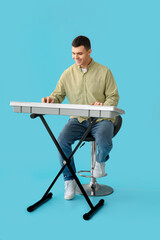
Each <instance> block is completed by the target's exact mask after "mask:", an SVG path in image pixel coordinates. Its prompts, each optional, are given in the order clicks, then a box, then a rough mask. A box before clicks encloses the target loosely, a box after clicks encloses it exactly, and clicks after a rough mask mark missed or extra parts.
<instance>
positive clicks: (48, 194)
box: [27, 114, 104, 220]
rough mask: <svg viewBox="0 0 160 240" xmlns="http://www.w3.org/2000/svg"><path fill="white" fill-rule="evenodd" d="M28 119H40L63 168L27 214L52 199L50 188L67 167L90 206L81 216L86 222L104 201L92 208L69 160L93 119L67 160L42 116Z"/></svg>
mask: <svg viewBox="0 0 160 240" xmlns="http://www.w3.org/2000/svg"><path fill="white" fill-rule="evenodd" d="M30 117H31V118H32V119H34V118H36V117H40V119H41V121H42V123H43V124H44V126H45V128H46V130H47V131H48V133H49V135H50V137H51V138H52V140H53V142H54V144H55V146H56V147H57V149H58V151H59V153H60V154H61V156H62V158H63V159H64V161H63V166H62V168H61V169H60V171H59V172H58V174H57V175H56V177H55V178H54V180H53V181H52V183H51V185H50V186H49V188H48V189H47V191H46V192H45V194H44V195H43V197H42V198H41V199H40V200H39V201H38V202H36V203H35V204H33V205H31V206H29V207H28V208H27V211H28V212H33V211H34V210H35V209H37V208H38V207H40V206H41V205H42V204H44V203H45V202H47V201H48V200H49V199H51V197H52V193H51V192H50V190H51V188H52V187H53V185H54V184H55V182H56V181H57V179H58V178H59V176H60V175H61V173H62V172H63V170H64V168H65V167H66V166H67V167H68V168H69V170H70V172H71V173H72V175H73V177H74V179H75V181H76V183H77V185H78V187H79V188H80V190H81V192H82V194H83V196H84V198H85V199H86V201H87V203H88V205H89V206H90V208H91V210H90V211H89V212H88V213H85V214H84V215H83V218H84V220H88V219H89V218H90V217H91V216H92V215H93V214H94V213H95V212H96V211H97V210H98V209H99V208H100V207H101V206H103V204H104V199H101V200H100V201H99V202H98V203H97V204H96V205H95V206H93V204H92V202H91V200H90V199H89V197H88V195H87V193H86V191H85V190H84V188H83V186H82V184H81V183H80V181H79V179H78V177H77V176H76V174H75V172H74V171H73V169H72V167H71V166H70V161H71V158H72V157H73V155H74V154H75V152H76V151H77V149H78V148H79V146H80V145H81V143H82V142H83V141H84V140H85V138H86V136H87V135H88V133H89V131H90V130H91V128H92V126H93V124H94V123H95V122H96V119H95V118H90V125H89V127H88V128H87V130H86V131H85V133H84V134H83V136H82V138H81V139H80V140H79V142H78V144H77V145H76V147H75V148H74V150H73V151H72V153H71V155H70V156H69V158H67V157H66V156H65V154H64V152H63V151H62V149H61V147H60V145H59V143H58V142H57V140H56V138H55V136H54V134H53V133H52V131H51V129H50V127H49V126H48V124H47V122H46V120H45V119H44V116H43V115H42V114H31V115H30Z"/></svg>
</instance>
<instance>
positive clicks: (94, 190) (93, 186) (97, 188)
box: [76, 141, 113, 196]
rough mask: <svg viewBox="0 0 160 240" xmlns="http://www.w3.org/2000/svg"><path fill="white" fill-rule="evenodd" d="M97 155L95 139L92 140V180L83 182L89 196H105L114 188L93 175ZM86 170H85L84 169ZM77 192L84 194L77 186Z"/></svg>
mask: <svg viewBox="0 0 160 240" xmlns="http://www.w3.org/2000/svg"><path fill="white" fill-rule="evenodd" d="M96 155H97V147H96V143H95V141H92V142H91V171H90V172H91V176H90V177H91V181H90V183H88V184H83V188H84V189H85V191H86V193H87V195H88V196H105V195H109V194H111V193H113V188H111V187H109V186H107V185H103V184H98V183H97V181H96V178H95V177H93V170H94V167H95V163H96ZM84 172H85V171H84ZM76 192H77V193H78V194H82V192H81V191H80V189H78V188H77V190H76Z"/></svg>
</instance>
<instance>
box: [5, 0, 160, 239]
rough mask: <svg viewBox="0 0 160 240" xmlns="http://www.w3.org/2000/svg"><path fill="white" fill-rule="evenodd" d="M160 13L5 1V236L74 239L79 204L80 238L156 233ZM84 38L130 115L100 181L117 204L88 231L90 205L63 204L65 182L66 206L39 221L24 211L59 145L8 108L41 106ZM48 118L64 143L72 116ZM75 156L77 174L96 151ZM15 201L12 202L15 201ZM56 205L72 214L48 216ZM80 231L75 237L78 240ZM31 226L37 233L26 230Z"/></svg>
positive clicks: (113, 5)
mask: <svg viewBox="0 0 160 240" xmlns="http://www.w3.org/2000/svg"><path fill="white" fill-rule="evenodd" d="M159 8H160V4H159V1H158V0H157V1H156V0H152V1H149V0H147V1H144V0H140V1H137V0H135V1H126V0H122V1H118V0H115V1H108V0H106V1H105V0H99V1H93V0H92V1H91V0H81V1H80V2H79V1H73V0H68V1H65V0H59V1H55V0H52V1H51V0H46V1H42V0H32V1H31V0H28V1H24V0H21V1H20V0H15V1H11V0H6V1H3V3H2V2H1V3H0V27H1V36H0V95H1V120H0V121H1V124H0V126H1V151H0V154H1V168H0V182H1V183H0V185H1V187H2V191H1V194H2V196H4V197H3V198H1V200H0V201H2V202H1V204H0V209H1V210H0V211H1V212H2V218H1V217H0V221H2V224H1V226H2V225H3V229H2V231H0V239H1V238H2V239H4V240H8V239H16V240H19V239H36V236H38V238H39V239H44V237H43V236H45V231H47V234H48V235H47V236H48V237H50V236H53V237H54V236H55V234H58V233H59V230H58V228H60V226H61V225H63V224H66V225H65V227H64V229H65V231H64V232H61V235H60V236H61V238H63V237H66V236H65V234H67V233H66V232H67V231H70V229H69V228H70V226H74V224H75V223H74V221H73V219H72V217H71V215H70V211H71V210H72V207H73V206H74V208H75V212H76V211H77V213H76V215H75V216H74V217H73V218H74V219H75V221H77V224H78V226H81V227H82V229H81V230H80V234H79V235H83V232H84V233H85V234H86V236H87V237H89V236H91V237H92V239H96V238H97V237H98V236H99V235H98V232H96V233H93V229H92V224H93V226H94V224H95V228H98V227H99V228H100V230H98V231H101V230H102V232H101V233H100V232H99V234H100V236H103V235H104V234H105V232H107V226H108V227H109V229H110V230H109V229H108V233H107V234H108V236H109V239H118V238H119V239H121V238H122V239H132V237H133V239H135V238H137V239H140V238H142V237H145V238H146V239H147V237H148V239H149V238H150V237H151V236H152V237H153V236H154V234H155V236H158V235H157V234H159V233H158V232H157V230H158V229H157V226H158V225H157V223H158V221H159V216H158V211H159V210H160V207H159V202H160V201H159V200H160V187H159V186H160V185H159V183H160V174H159V172H160V171H159V168H160V163H159V159H160V157H159V135H160V124H159V119H160V94H159V92H160V91H159V87H160V81H159V79H160V67H159V66H160V57H159V56H160V44H159V43H160V32H159V24H160V17H159ZM78 35H86V36H88V37H89V38H90V40H91V43H92V57H93V58H94V60H95V61H97V62H99V63H101V64H103V65H106V66H108V67H109V68H110V69H111V71H112V72H113V75H114V77H115V80H116V82H117V85H118V89H119V94H120V101H119V107H120V108H122V109H124V110H125V111H126V115H125V116H124V117H123V127H122V130H121V131H120V133H119V134H118V136H117V137H116V138H115V139H114V148H113V151H112V153H111V158H110V161H109V162H108V165H107V172H108V177H107V178H106V179H105V180H104V179H102V180H101V181H102V182H105V181H106V183H107V181H108V183H109V184H110V185H112V186H113V187H114V189H115V193H114V194H113V195H112V196H109V197H108V198H105V199H106V202H107V203H108V204H109V206H108V207H107V208H106V209H105V210H104V211H101V213H100V214H101V215H97V216H95V218H93V220H91V222H89V223H88V224H89V225H88V227H87V225H86V222H85V223H84V222H83V220H81V218H80V217H79V215H81V212H83V206H81V208H82V209H81V210H82V211H81V212H80V211H79V210H78V209H79V207H78V206H79V202H78V200H79V201H81V199H79V198H78V200H77V202H76V201H75V202H73V201H72V202H71V203H68V204H69V205H67V203H64V200H63V194H62V193H63V179H62V178H60V179H61V180H60V183H59V184H60V186H59V185H58V186H59V188H57V192H58V194H59V195H58V196H59V199H58V200H59V201H57V202H56V203H53V205H48V206H49V207H50V208H49V213H48V212H47V211H48V209H47V205H46V206H45V208H43V210H42V212H41V211H39V210H38V211H39V212H38V213H36V214H37V215H34V214H33V215H28V213H27V212H25V207H26V205H27V204H30V203H31V202H32V201H34V200H38V199H37V197H38V196H40V195H41V192H42V193H43V192H44V191H45V189H46V188H47V186H48V184H49V183H50V181H51V179H52V178H53V175H54V173H56V171H57V170H58V169H59V163H58V158H57V151H56V148H54V146H52V145H53V144H52V142H51V141H50V139H49V137H48V136H47V133H46V132H45V129H43V128H42V126H41V123H40V122H39V121H38V120H34V121H33V120H30V118H29V115H27V114H26V115H25V114H15V113H13V111H12V109H11V107H10V106H9V102H10V101H30V102H40V101H41V98H42V97H44V96H47V95H49V94H50V93H51V92H52V91H53V90H54V88H55V86H56V83H57V81H58V79H59V77H60V75H61V74H62V72H63V71H64V70H65V69H66V68H67V67H69V66H70V65H71V64H73V63H74V62H73V60H72V57H71V42H72V40H73V38H75V37H76V36H78ZM47 119H48V121H49V123H50V124H51V127H52V128H53V129H55V130H54V132H55V135H56V136H58V133H59V132H60V130H61V129H62V127H63V125H64V124H65V122H66V121H67V119H68V118H67V117H58V116H55V117H53V116H52V117H49V116H48V117H47ZM76 157H77V158H76V165H77V168H81V169H83V168H85V166H86V167H89V160H87V161H86V162H85V161H84V160H82V159H85V157H86V158H88V159H89V158H90V146H89V145H88V147H86V148H85V149H83V148H82V149H81V150H80V151H79V155H78V154H77V155H76ZM80 159H81V160H80ZM82 181H83V180H82ZM44 183H45V184H44ZM43 184H44V185H43ZM42 185H43V187H42V188H41V186H42ZM34 189H37V190H36V191H35V190H34ZM116 190H117V191H116ZM34 191H35V192H34ZM31 192H32V194H31ZM20 193H21V196H19V195H20ZM38 194H39V195H38ZM116 194H117V195H116ZM10 195H11V196H10ZM5 196H6V197H5ZM7 199H8V200H7ZM9 199H10V200H11V199H13V202H12V204H9ZM24 199H25V200H24ZM95 201H96V200H95ZM53 202H54V201H53ZM54 204H57V205H56V206H57V207H56V209H62V211H64V214H61V215H60V216H61V217H59V218H58V217H57V215H58V213H55V212H54V213H53V214H51V213H50V211H51V210H52V209H54V206H55V205H54ZM72 204H73V205H72ZM82 205H83V204H82ZM18 206H19V207H18ZM84 206H85V203H84ZM126 206H127V207H126ZM84 208H85V207H84ZM14 209H16V210H14ZM17 209H18V210H17ZM86 209H87V207H86ZM16 211H18V213H17V212H16ZM54 211H55V209H54ZM56 211H58V210H56ZM45 214H46V215H45ZM65 214H66V215H65ZM72 214H73V213H72ZM0 215H1V214H0ZM55 215H56V217H55ZM64 215H65V216H64ZM73 215H74V214H73ZM45 217H46V220H45V221H44V219H45ZM48 218H49V219H48ZM55 218H57V220H56V221H55ZM77 218H78V219H77ZM14 219H16V221H18V224H19V228H20V229H19V228H17V227H16V225H15V223H14ZM42 219H43V220H42ZM47 219H48V220H47ZM115 219H117V220H115ZM34 221H35V222H34ZM47 221H48V222H49V225H48V223H47ZM66 221H67V223H64V222H66ZM137 221H138V222H137ZM51 222H53V226H52V224H51ZM57 222H58V223H57ZM105 223H106V224H107V226H106V225H105ZM56 224H57V225H56ZM79 224H80V225H79ZM33 225H34V226H33ZM39 225H40V226H41V228H40V229H39V227H38V226H39ZM50 225H51V226H50ZM49 226H50V227H51V229H52V230H49ZM76 226H77V225H75V229H74V231H73V232H74V234H75V235H74V236H75V237H77V238H80V236H77V233H78V232H79V228H78V227H76ZM124 226H126V229H124ZM133 226H134V228H135V229H134V230H135V231H133ZM28 227H29V228H30V229H31V232H30V231H28V230H25V229H27V228H28ZM101 227H102V229H101ZM55 228H56V231H55V232H54V231H53V229H55ZM8 229H11V231H8ZM115 229H117V231H115ZM52 231H53V232H52ZM132 231H133V232H132ZM131 233H132V234H131ZM106 236H107V235H106ZM70 238H71V239H72V236H71V237H70ZM155 239H156V238H155Z"/></svg>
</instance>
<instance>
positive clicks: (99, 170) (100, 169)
mask: <svg viewBox="0 0 160 240" xmlns="http://www.w3.org/2000/svg"><path fill="white" fill-rule="evenodd" d="M104 176H107V173H105V162H102V163H98V162H96V164H95V167H94V170H93V177H95V178H101V177H104Z"/></svg>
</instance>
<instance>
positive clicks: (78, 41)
mask: <svg viewBox="0 0 160 240" xmlns="http://www.w3.org/2000/svg"><path fill="white" fill-rule="evenodd" d="M72 46H73V47H79V46H84V47H85V49H86V50H89V49H91V42H90V40H89V38H87V37H85V36H78V37H76V38H75V39H74V40H73V42H72Z"/></svg>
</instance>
